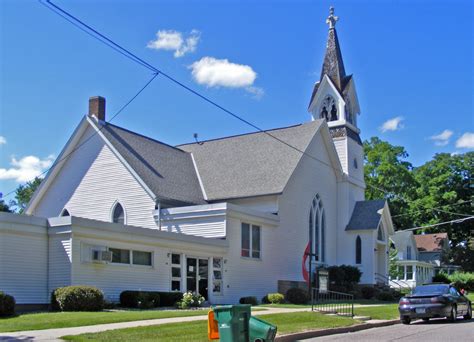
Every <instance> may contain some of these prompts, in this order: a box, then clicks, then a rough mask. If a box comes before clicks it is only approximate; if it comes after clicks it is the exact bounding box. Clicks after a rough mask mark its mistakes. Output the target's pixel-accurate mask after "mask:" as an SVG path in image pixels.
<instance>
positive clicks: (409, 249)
mask: <svg viewBox="0 0 474 342" xmlns="http://www.w3.org/2000/svg"><path fill="white" fill-rule="evenodd" d="M407 260H411V246H407Z"/></svg>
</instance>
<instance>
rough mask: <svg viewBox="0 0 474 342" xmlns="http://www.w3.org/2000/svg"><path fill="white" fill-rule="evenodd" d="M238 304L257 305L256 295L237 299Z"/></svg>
mask: <svg viewBox="0 0 474 342" xmlns="http://www.w3.org/2000/svg"><path fill="white" fill-rule="evenodd" d="M239 303H240V304H250V305H258V301H257V297H253V296H248V297H242V298H240V299H239Z"/></svg>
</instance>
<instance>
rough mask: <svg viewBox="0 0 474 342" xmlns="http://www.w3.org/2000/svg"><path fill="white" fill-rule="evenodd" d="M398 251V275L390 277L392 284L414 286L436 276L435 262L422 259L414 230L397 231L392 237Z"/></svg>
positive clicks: (427, 281) (429, 280) (396, 286)
mask: <svg viewBox="0 0 474 342" xmlns="http://www.w3.org/2000/svg"><path fill="white" fill-rule="evenodd" d="M390 240H392V242H393V243H394V245H395V248H396V250H397V252H398V254H397V261H396V263H397V265H398V274H399V275H398V277H396V278H393V279H390V286H392V287H395V288H399V287H409V288H413V287H415V286H417V285H421V284H425V283H429V282H431V281H432V278H433V276H434V274H435V273H434V267H435V266H434V264H433V263H431V262H428V261H423V260H421V259H420V253H419V252H418V250H417V245H416V241H415V235H413V232H412V231H397V232H395V234H394V235H392V236H391V237H390Z"/></svg>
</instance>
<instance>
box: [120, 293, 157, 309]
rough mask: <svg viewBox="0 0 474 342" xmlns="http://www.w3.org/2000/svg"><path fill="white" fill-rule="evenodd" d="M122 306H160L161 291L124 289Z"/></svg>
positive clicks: (146, 307) (144, 307)
mask: <svg viewBox="0 0 474 342" xmlns="http://www.w3.org/2000/svg"><path fill="white" fill-rule="evenodd" d="M120 306H123V307H125V308H138V309H151V308H156V307H158V306H160V293H159V292H154V291H123V292H122V293H121V294H120Z"/></svg>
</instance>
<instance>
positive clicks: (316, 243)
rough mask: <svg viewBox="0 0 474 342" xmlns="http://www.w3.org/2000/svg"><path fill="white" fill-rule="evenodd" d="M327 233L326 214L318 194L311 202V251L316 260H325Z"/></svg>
mask: <svg viewBox="0 0 474 342" xmlns="http://www.w3.org/2000/svg"><path fill="white" fill-rule="evenodd" d="M325 235H326V215H325V213H324V207H323V202H322V201H321V198H320V197H319V195H316V196H315V197H314V199H313V202H312V203H311V209H310V212H309V241H310V246H311V250H310V253H311V255H312V257H313V260H315V261H321V262H324V261H325V255H326V246H325V244H326V243H325Z"/></svg>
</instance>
